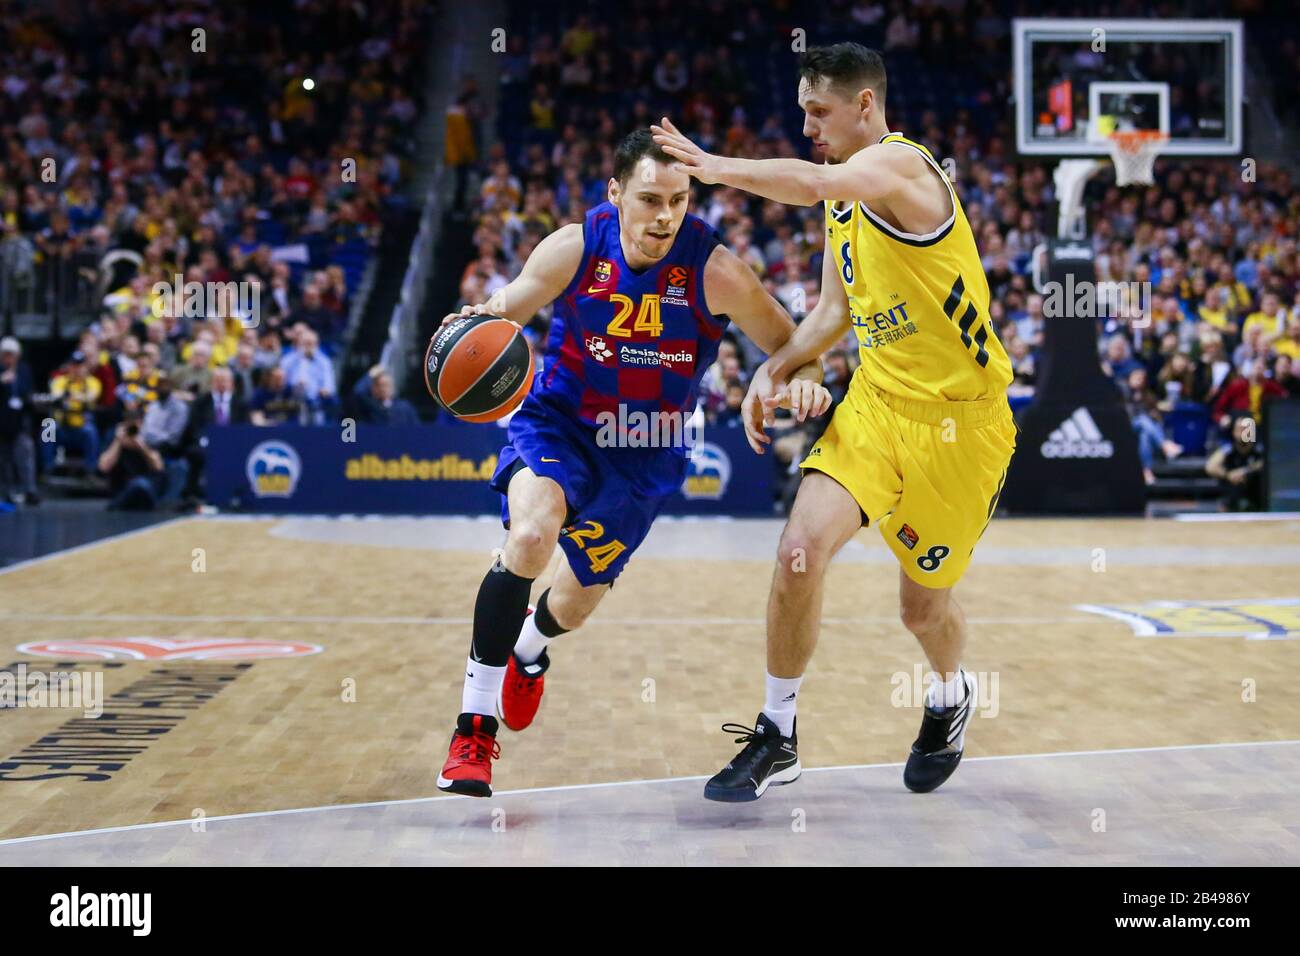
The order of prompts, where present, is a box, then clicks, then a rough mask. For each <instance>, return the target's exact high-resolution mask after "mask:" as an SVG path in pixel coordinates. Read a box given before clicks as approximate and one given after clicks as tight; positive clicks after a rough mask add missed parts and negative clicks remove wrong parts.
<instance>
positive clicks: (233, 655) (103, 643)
mask: <svg viewBox="0 0 1300 956" xmlns="http://www.w3.org/2000/svg"><path fill="white" fill-rule="evenodd" d="M323 650H324V648H323V647H321V646H320V645H319V644H306V643H303V642H302V641H259V640H252V639H249V638H243V637H87V638H69V639H66V640H52V641H31V642H29V643H27V644H19V645H18V651H19V653H21V654H30V655H32V656H33V657H48V658H53V659H55V660H60V661H110V660H130V661H185V660H191V661H254V660H258V661H260V660H269V659H273V658H277V657H309V656H310V655H312V654H319V653H320V652H321V651H323Z"/></svg>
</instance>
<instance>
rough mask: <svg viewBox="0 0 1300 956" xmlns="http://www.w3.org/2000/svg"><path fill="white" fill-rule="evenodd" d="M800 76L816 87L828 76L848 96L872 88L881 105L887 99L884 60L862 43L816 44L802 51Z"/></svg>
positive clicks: (830, 82) (833, 87) (832, 85)
mask: <svg viewBox="0 0 1300 956" xmlns="http://www.w3.org/2000/svg"><path fill="white" fill-rule="evenodd" d="M799 75H800V76H801V77H802V78H804V79H806V80H807V81H808V83H809V84H810V85H812V86H814V87H816V86H817V85H818V83H820V82H821V80H823V79H825V80H826V82H827V85H828V86H829V87H831V88H832V89H834V90H835V91H836V92H837V93H839V94H840V95H842V96H845V97H851V96H855V95H856V94H857V92H858V91H859V90H861V89H865V88H870V89H871V90H873V91H875V94H876V98H877V99H878V100H880V102H881V103H882V104H883V103H884V102H885V83H886V80H885V61H884V59H883V58H882V57H881V55H880V54H879V53H877V52H876V51H875V50H872V49H868V48H867V47H865V46H863V45H862V44H861V43H849V42H845V43H836V44H834V45H832V46H817V47H813V48H812V49H811V50H808V51H807V52H805V53H801V54H800V55H799Z"/></svg>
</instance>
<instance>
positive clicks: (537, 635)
mask: <svg viewBox="0 0 1300 956" xmlns="http://www.w3.org/2000/svg"><path fill="white" fill-rule="evenodd" d="M553 640H555V638H553V637H547V636H546V635H545V634H543V633H542V632H541V631H539V630H538V629H537V612H536V611H534V612H533V613H532V614H529V615H528V616H527V617H526V618H524V626H523V627H522V628H520V629H519V640H517V641H515V656H516V657H518V658H519V659H520V660H521V661H523V662H524V663H525V664H532V663H533V662H534V661H536V660H537V658H539V657H541V656H542V651H544V650H546V648H547V647H548V646H549V645H550V643H551V641H553Z"/></svg>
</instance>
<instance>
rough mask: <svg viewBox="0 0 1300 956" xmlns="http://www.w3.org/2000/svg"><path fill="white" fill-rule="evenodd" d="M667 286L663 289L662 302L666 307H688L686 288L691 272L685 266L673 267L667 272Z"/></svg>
mask: <svg viewBox="0 0 1300 956" xmlns="http://www.w3.org/2000/svg"><path fill="white" fill-rule="evenodd" d="M667 276H668V284H667V285H666V286H665V287H664V298H663V301H664V303H665V304H666V305H689V303H688V302H687V301H686V286H687V283H689V282H690V279H691V272H690V270H689V269H687V268H686V267H685V266H673V267H672V268H671V269H669V270H668V273H667Z"/></svg>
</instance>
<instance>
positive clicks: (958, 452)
mask: <svg viewBox="0 0 1300 956" xmlns="http://www.w3.org/2000/svg"><path fill="white" fill-rule="evenodd" d="M1016 433H1017V428H1016V423H1015V419H1014V418H1012V415H1011V408H1010V406H1008V405H1007V400H1006V398H1005V396H999V397H997V398H991V399H983V400H980V401H975V402H924V401H917V400H914V399H905V398H901V397H899V396H896V395H893V394H890V393H887V392H883V391H881V390H879V389H877V388H875V387H874V386H871V385H866V384H865V383H863V382H853V383H852V385H851V386H850V388H849V393H848V396H847V397H846V398H845V399H844V401H843V402H841V403H840V406H839V407H838V408H837V409H836V410H835V414H834V415H833V416H832V418H831V423H830V425H829V427H828V428H827V429H826V433H825V434H824V435H823V436H822V437H821V440H820V441H818V442H817V444H815V445H814V446H813V447H812V449H811V450H810V451H809V452H808V456H807V457H806V458H804V460H803V461H802V462H801V463H800V467H801V468H804V469H808V470H813V471H820V472H822V473H823V474H825V475H828V476H829V477H831V478H833V479H835V481H837V482H838V483H839V484H841V485H843V486H844V487H845V489H847V490H848V492H849V494H851V495H852V496H853V497H854V499H856V501H857V502H858V507H860V508H861V509H862V512H863V514H864V515H865V516H866V518H867V523H869V524H874V525H875V526H876V527H878V528H879V529H880V533H881V534H882V535H883V536H884V538H885V544H887V545H889V547H890V548H891V549H893V552H894V554H895V555H896V556H897V558H898V560H899V562H900V563H901V564H902V566H903V570H904V571H905V572H906V573H907V576H908V577H910V578H911V579H912V580H913V581H916V582H917V583H918V584H921V585H923V586H925V587H929V588H946V587H951V586H952V585H954V584H956V583H957V581H959V580H960V579H961V576H962V575H963V574H964V573H965V572H966V566H967V565H968V564H970V559H971V555H972V554H974V552H975V543H976V542H977V541H979V539H980V536H981V535H982V534H983V533H984V529H985V528H986V527H987V526H988V523H989V520H990V519H991V518H992V517H993V509H994V508H996V507H997V503H998V495H999V494H1001V492H1002V483H1003V482H1004V481H1005V480H1006V476H1007V466H1008V464H1010V462H1011V456H1012V454H1013V453H1014V452H1015V450H1016Z"/></svg>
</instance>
